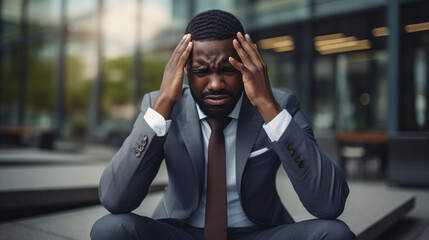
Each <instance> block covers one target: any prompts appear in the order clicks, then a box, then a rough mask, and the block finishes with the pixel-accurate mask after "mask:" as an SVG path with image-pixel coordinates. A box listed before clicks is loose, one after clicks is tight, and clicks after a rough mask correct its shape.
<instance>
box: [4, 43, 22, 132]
mask: <svg viewBox="0 0 429 240" xmlns="http://www.w3.org/2000/svg"><path fill="white" fill-rule="evenodd" d="M2 54H3V55H2V58H1V60H2V61H1V76H0V79H1V82H0V84H1V86H0V111H1V112H0V115H1V119H0V124H1V125H2V126H10V125H17V124H18V119H17V117H18V116H17V114H18V111H17V108H18V106H17V105H18V102H17V101H18V79H19V71H20V68H19V66H20V64H19V62H20V61H19V48H17V47H13V48H12V47H11V48H8V49H2Z"/></svg>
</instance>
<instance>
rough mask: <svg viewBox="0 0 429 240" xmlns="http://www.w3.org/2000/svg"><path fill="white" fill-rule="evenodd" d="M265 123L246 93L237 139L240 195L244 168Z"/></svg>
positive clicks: (237, 171)
mask: <svg viewBox="0 0 429 240" xmlns="http://www.w3.org/2000/svg"><path fill="white" fill-rule="evenodd" d="M263 122H264V121H263V119H262V116H261V115H260V114H259V112H258V110H257V109H256V108H255V107H253V105H252V104H251V103H250V101H249V99H248V98H247V96H246V93H245V94H244V96H243V103H242V105H241V110H240V116H239V118H238V124H237V138H236V177H237V179H236V180H237V188H238V193H239V194H240V193H241V179H242V177H243V172H244V167H245V166H246V162H247V159H248V158H249V156H250V151H251V150H252V148H253V144H254V142H255V140H256V137H257V136H258V134H259V131H260V129H261V127H262V124H263Z"/></svg>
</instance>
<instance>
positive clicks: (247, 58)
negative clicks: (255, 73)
mask: <svg viewBox="0 0 429 240" xmlns="http://www.w3.org/2000/svg"><path fill="white" fill-rule="evenodd" d="M232 45H233V46H234V48H235V51H237V54H238V56H239V57H240V59H241V61H242V62H243V63H244V64H245V65H246V66H250V65H254V64H253V62H252V60H251V59H250V56H249V54H248V53H247V52H246V50H244V49H243V47H242V46H241V44H240V43H239V42H238V40H237V39H234V40H233V41H232Z"/></svg>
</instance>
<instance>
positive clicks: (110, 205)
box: [99, 86, 349, 226]
mask: <svg viewBox="0 0 429 240" xmlns="http://www.w3.org/2000/svg"><path fill="white" fill-rule="evenodd" d="M273 93H274V95H275V97H276V100H277V101H278V102H279V104H280V105H281V106H282V108H285V109H287V111H288V112H289V113H290V114H291V116H292V121H291V122H290V124H289V126H288V127H287V129H286V130H285V132H284V133H283V134H282V136H281V138H280V139H279V140H278V141H276V142H271V141H270V140H269V138H268V136H267V134H266V133H265V130H264V129H263V128H262V125H263V119H262V117H261V115H260V114H259V112H258V110H257V109H256V108H255V107H253V106H252V105H251V103H250V101H249V100H248V98H247V96H246V94H244V95H243V102H242V107H241V110H240V116H239V119H238V126H237V137H236V139H237V142H236V177H237V189H238V194H239V197H240V201H241V204H242V206H243V210H244V212H245V214H246V216H247V217H248V218H249V220H251V221H252V222H254V223H256V224H259V225H265V226H273V225H279V224H284V223H292V222H294V221H293V219H292V217H291V216H290V215H289V213H288V212H287V210H286V209H285V207H284V206H283V204H282V202H281V201H280V198H279V196H278V193H277V190H276V185H275V179H276V173H277V170H278V168H279V166H280V165H282V166H283V168H284V169H285V170H286V172H287V175H288V176H289V178H290V180H291V182H292V185H293V187H294V189H295V191H296V192H297V194H298V196H299V199H300V200H301V202H302V203H303V205H304V207H305V208H306V209H307V210H308V211H309V212H310V213H311V214H313V215H314V216H315V217H318V218H336V217H338V216H339V215H340V214H341V213H342V211H343V209H344V204H345V201H346V198H347V195H348V193H349V189H348V186H347V183H346V180H345V179H344V177H343V175H342V173H341V172H340V171H339V169H338V168H337V167H336V166H335V165H334V164H333V163H332V162H331V161H330V160H329V159H328V157H326V156H325V155H324V154H323V153H322V151H321V150H320V149H319V147H318V146H317V144H316V141H315V139H314V136H313V132H312V129H311V127H310V126H309V123H308V121H307V120H306V118H305V116H304V114H303V112H302V111H301V109H300V107H299V103H298V101H297V98H296V97H295V96H294V95H293V94H292V93H289V92H284V91H280V90H276V89H273ZM157 94H158V92H152V93H149V94H146V95H145V96H144V98H143V102H142V106H141V112H140V114H139V116H138V117H137V120H136V122H135V124H134V127H133V129H132V131H131V133H130V135H129V136H128V138H127V139H126V140H125V141H124V143H123V145H122V147H121V148H120V150H119V151H118V152H117V153H116V154H115V156H114V157H113V159H112V160H111V161H110V163H109V164H108V166H107V167H106V169H105V171H104V173H103V175H102V177H101V181H100V187H99V195H100V200H101V202H102V204H103V205H104V206H105V208H106V209H107V210H109V211H110V212H112V213H122V212H129V211H132V210H133V209H135V208H137V207H138V206H139V205H140V203H141V202H142V200H143V199H144V198H145V196H146V194H147V192H148V189H149V186H150V184H151V182H152V180H153V179H154V177H155V176H156V174H157V172H158V170H159V167H160V164H161V162H162V160H163V159H165V162H166V167H167V171H168V178H169V182H168V187H167V188H166V190H165V193H164V197H163V199H162V201H161V202H160V203H159V205H158V207H157V209H156V210H155V213H154V218H157V219H160V218H168V219H171V220H179V221H182V222H186V220H187V219H189V217H190V216H191V215H192V213H193V212H194V211H195V209H196V208H197V206H198V203H199V200H200V197H201V194H202V192H203V188H204V174H205V172H204V164H205V161H204V156H203V145H202V144H203V141H202V133H201V127H200V122H199V121H200V120H199V118H198V114H197V110H196V107H195V101H194V99H193V98H192V96H191V93H190V90H189V88H188V87H187V86H185V87H184V88H183V91H182V97H181V98H180V100H179V101H178V102H177V103H176V104H175V106H174V109H173V111H172V113H171V120H172V123H171V126H170V128H169V131H168V133H167V135H166V136H164V137H158V136H156V133H155V132H154V131H153V130H152V129H151V127H150V126H149V125H148V124H147V123H146V121H145V120H144V118H143V115H144V113H145V112H146V110H147V108H148V107H150V106H152V104H153V102H154V100H155V99H156V97H157ZM262 148H268V149H269V150H268V151H266V152H264V153H263V154H261V155H258V156H255V157H252V158H249V155H250V153H251V152H254V151H257V150H259V149H262Z"/></svg>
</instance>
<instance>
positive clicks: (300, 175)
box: [272, 93, 349, 219]
mask: <svg viewBox="0 0 429 240" xmlns="http://www.w3.org/2000/svg"><path fill="white" fill-rule="evenodd" d="M278 100H279V103H280V105H282V107H283V108H285V109H286V110H288V112H289V113H290V114H291V115H292V121H291V122H290V124H289V125H288V127H287V128H286V130H285V131H284V133H283V134H282V136H281V137H280V139H279V141H276V142H273V143H272V144H273V149H274V151H276V153H277V155H278V156H279V158H280V160H281V162H282V165H283V167H284V169H285V171H286V172H287V174H288V176H289V178H290V180H291V182H292V185H293V187H294V189H295V191H296V192H297V194H298V196H299V199H300V200H301V202H302V204H303V205H304V207H305V208H306V209H307V210H308V211H309V212H310V213H311V214H312V215H314V216H315V217H318V218H329V219H331V218H337V217H338V216H339V215H340V214H341V213H342V212H343V210H344V205H345V202H346V199H347V196H348V194H349V188H348V185H347V182H346V180H345V178H344V176H343V174H342V173H341V171H340V170H339V169H338V167H337V166H335V164H333V163H332V162H331V160H330V159H329V158H328V157H327V156H326V155H325V154H324V153H323V152H322V150H321V149H320V148H319V146H318V145H317V143H316V140H315V139H314V135H313V130H312V129H311V127H310V125H309V123H308V121H307V119H306V118H305V116H304V114H303V112H302V110H301V109H300V107H299V103H298V100H297V98H296V97H295V95H293V94H290V93H289V94H284V95H283V97H282V98H280V99H278Z"/></svg>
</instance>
